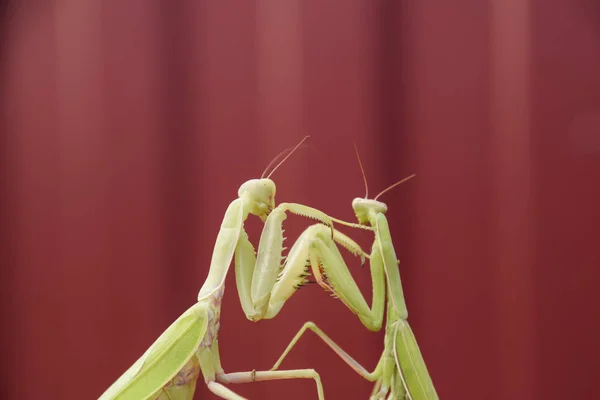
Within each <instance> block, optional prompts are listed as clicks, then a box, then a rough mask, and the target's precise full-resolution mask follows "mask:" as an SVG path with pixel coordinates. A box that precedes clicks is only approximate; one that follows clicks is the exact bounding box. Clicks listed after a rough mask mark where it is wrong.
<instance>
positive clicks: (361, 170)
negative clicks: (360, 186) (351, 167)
mask: <svg viewBox="0 0 600 400" xmlns="http://www.w3.org/2000/svg"><path fill="white" fill-rule="evenodd" d="M352 143H353V144H354V151H355V152H356V158H358V165H359V166H360V172H362V176H363V180H364V181H365V199H368V198H369V186H368V185H367V176H366V175H365V170H364V168H363V165H362V162H361V161H360V155H359V154H358V147H356V142H355V141H354V140H353V141H352Z"/></svg>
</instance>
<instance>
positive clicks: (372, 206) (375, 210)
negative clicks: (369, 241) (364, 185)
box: [352, 197, 387, 226]
mask: <svg viewBox="0 0 600 400" xmlns="http://www.w3.org/2000/svg"><path fill="white" fill-rule="evenodd" d="M352 208H353V209H354V215H356V218H357V219H358V223H359V224H361V225H371V226H373V225H375V217H376V216H377V214H385V213H386V212H387V206H386V205H385V203H382V202H381V201H377V200H372V199H363V198H360V197H357V198H355V199H354V200H352Z"/></svg>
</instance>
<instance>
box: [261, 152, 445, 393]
mask: <svg viewBox="0 0 600 400" xmlns="http://www.w3.org/2000/svg"><path fill="white" fill-rule="evenodd" d="M357 156H358V151H357ZM358 160H359V164H360V167H361V171H362V172H363V177H364V176H365V175H364V170H363V168H362V163H361V162H360V157H358ZM413 176H414V175H413ZM413 176H410V177H409V178H406V179H404V180H402V181H400V182H397V183H396V184H394V185H392V186H391V187H389V188H388V189H386V190H384V191H383V192H381V193H380V194H379V195H378V196H376V197H375V198H374V199H368V198H367V197H368V188H367V194H366V195H365V198H364V199H363V198H356V199H354V201H353V202H352V208H353V209H354V213H355V215H356V218H357V219H358V222H359V223H360V224H363V225H369V226H371V227H373V228H374V233H375V240H374V242H373V246H372V250H371V254H370V257H369V259H370V265H371V275H372V283H373V306H372V308H369V307H368V305H367V303H366V301H365V300H364V298H363V296H362V294H361V292H360V290H359V289H358V287H356V284H355V283H354V281H353V280H352V277H351V275H350V273H349V272H347V271H348V268H347V266H346V264H345V262H344V260H343V258H342V256H341V254H340V253H339V251H338V250H337V248H336V247H335V244H334V243H333V242H332V241H331V240H330V239H327V238H326V237H325V238H324V240H314V241H313V242H312V243H311V249H310V263H311V266H312V270H313V273H314V274H315V277H316V279H317V282H318V283H319V285H320V286H321V287H323V288H325V289H326V290H329V291H331V292H333V293H335V295H336V296H337V297H339V298H340V300H342V302H343V303H344V304H346V306H347V307H348V308H350V309H351V310H352V311H353V312H354V313H355V314H357V315H358V317H359V318H360V320H361V322H362V323H363V324H364V325H365V326H366V327H367V328H368V329H370V330H374V331H375V330H379V329H380V328H381V324H382V320H383V306H384V302H385V295H386V292H387V299H388V302H387V319H386V328H385V339H384V350H383V353H382V355H381V358H380V360H379V362H378V363H377V366H376V367H375V370H374V371H373V372H369V371H367V370H366V369H365V368H364V367H363V366H361V365H360V364H359V363H358V362H357V361H355V360H354V359H353V358H352V357H351V356H350V355H349V354H348V353H346V352H345V351H344V350H343V349H342V348H340V347H339V346H338V345H337V344H336V343H335V342H334V341H333V340H331V338H329V336H327V335H326V334H325V333H324V332H323V331H322V330H321V329H320V328H318V327H317V326H316V325H315V324H314V323H312V322H307V323H306V324H304V326H303V327H302V328H301V329H300V331H298V333H297V334H296V336H295V337H294V338H293V339H292V341H291V342H290V344H289V345H288V347H287V348H286V350H285V351H284V353H283V354H282V355H281V357H280V358H279V360H277V362H276V363H275V365H274V366H273V368H272V370H277V369H278V368H279V366H280V365H281V363H282V362H283V360H284V359H285V357H286V356H287V354H288V353H289V352H290V351H291V349H292V348H293V347H294V345H295V344H296V343H297V341H298V340H299V339H300V337H301V336H302V334H303V333H304V332H306V331H307V330H311V331H313V332H314V333H316V334H317V335H318V336H319V337H320V338H321V339H322V340H323V341H324V342H325V343H326V344H327V345H328V346H329V347H330V348H331V349H333V350H334V351H335V352H336V353H337V354H338V355H339V356H340V357H341V358H342V359H343V360H344V361H345V362H346V363H347V364H348V365H349V366H350V367H351V368H352V369H354V370H355V371H356V372H357V373H358V374H359V375H361V376H362V377H363V378H365V379H367V380H369V381H371V382H375V387H374V389H373V392H372V395H371V399H373V400H376V399H384V398H386V399H409V400H434V399H438V396H437V393H436V391H435V388H434V386H433V383H432V381H431V378H430V376H429V372H428V371H427V367H426V365H425V362H424V360H423V357H422V355H421V352H420V350H419V346H418V345H417V341H416V339H415V337H414V334H413V332H412V330H411V328H410V325H409V324H408V321H407V317H408V311H407V308H406V303H405V300H404V295H403V290H402V283H401V281H400V273H399V270H398V264H399V261H398V259H397V258H396V252H395V250H394V246H393V243H392V238H391V234H390V230H389V225H388V222H387V218H386V217H385V213H386V211H387V206H386V205H385V204H384V203H382V202H380V201H377V198H378V197H379V196H380V195H381V194H383V193H385V192H386V191H387V190H390V189H392V188H393V187H395V186H397V185H399V184H400V183H402V182H404V181H406V180H407V179H410V178H412V177H413ZM365 187H367V182H366V178H365ZM332 270H333V271H336V273H338V274H343V275H344V276H346V277H347V278H348V279H350V281H347V282H346V285H339V284H338V283H337V280H336V281H333V280H331V275H330V274H328V273H327V272H326V271H332Z"/></svg>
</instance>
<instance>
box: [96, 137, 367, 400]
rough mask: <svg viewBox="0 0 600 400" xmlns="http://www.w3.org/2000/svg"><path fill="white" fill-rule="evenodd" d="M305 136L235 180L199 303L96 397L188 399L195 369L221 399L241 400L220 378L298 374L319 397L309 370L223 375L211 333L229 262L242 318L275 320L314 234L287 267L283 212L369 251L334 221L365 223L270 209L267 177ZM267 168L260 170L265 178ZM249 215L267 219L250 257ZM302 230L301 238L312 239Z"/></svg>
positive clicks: (301, 275)
mask: <svg viewBox="0 0 600 400" xmlns="http://www.w3.org/2000/svg"><path fill="white" fill-rule="evenodd" d="M307 138H308V136H307V137H305V138H304V139H303V140H302V141H301V142H300V143H298V144H297V145H296V146H295V147H294V148H293V149H292V150H291V151H290V152H289V153H288V154H287V156H286V157H285V158H284V159H283V160H282V161H281V162H280V163H279V164H278V165H277V166H275V168H274V169H273V170H272V171H271V172H270V174H269V175H268V176H267V177H266V178H263V177H261V178H260V179H251V180H249V181H247V182H245V183H244V184H242V185H241V186H240V188H239V190H238V198H237V199H235V200H234V201H232V202H231V203H230V205H229V207H228V208H227V210H226V211H225V216H224V218H223V221H222V223H221V228H220V231H219V233H218V235H217V238H216V242H215V246H214V251H213V254H212V258H211V263H210V267H209V272H208V276H207V278H206V281H205V282H204V284H203V286H202V287H201V289H200V292H199V293H198V299H197V302H196V303H195V304H193V305H192V306H191V307H190V308H188V309H187V310H186V311H185V312H184V313H183V314H182V315H181V316H180V317H179V318H177V320H175V322H173V323H172V324H171V325H170V326H169V327H168V328H167V329H166V330H165V331H164V332H163V333H162V334H161V335H160V336H159V337H158V339H157V340H156V341H155V342H154V343H153V344H152V345H151V346H150V347H149V348H148V350H146V352H144V354H143V355H142V356H141V357H140V358H139V359H138V360H137V361H136V362H135V363H134V364H133V365H132V366H131V367H130V368H129V369H127V370H126V371H125V372H124V373H123V375H121V376H120V377H119V378H118V379H117V380H116V381H115V382H114V383H113V384H112V385H111V386H110V387H109V388H108V389H107V390H106V391H105V392H104V393H103V394H102V395H101V396H100V400H109V399H115V400H116V399H118V400H129V399H131V400H139V399H156V400H191V399H192V398H193V395H194V392H195V388H196V381H197V379H198V378H199V376H200V374H202V376H203V377H204V381H205V383H206V385H207V387H208V389H209V390H210V391H211V392H212V393H214V394H215V395H217V396H219V397H221V398H223V399H228V400H243V399H244V398H243V397H241V396H240V395H238V394H236V393H235V392H233V391H232V390H230V389H229V388H227V387H226V386H224V385H223V383H245V382H254V381H267V380H277V379H296V378H300V379H314V380H315V383H316V386H317V394H318V398H319V399H320V400H324V395H323V387H322V384H321V380H320V377H319V375H318V373H317V372H316V371H315V370H314V369H296V370H287V371H279V370H278V371H255V370H252V371H246V372H235V373H225V372H224V370H223V368H222V366H221V362H220V358H219V346H218V339H217V336H218V331H219V325H220V313H221V302H222V299H223V294H224V290H225V277H226V276H227V272H228V270H229V267H230V264H231V262H232V260H233V261H234V264H235V275H236V285H237V289H238V293H239V298H240V302H241V304H242V308H243V310H244V313H245V314H246V316H247V318H248V319H250V320H252V321H258V320H260V319H269V318H274V317H275V316H276V315H277V314H278V313H279V311H280V310H281V308H282V307H283V305H284V303H285V302H286V300H287V299H289V297H290V296H292V295H293V293H294V292H295V291H296V290H297V288H298V287H299V286H301V285H302V284H304V283H305V282H306V278H307V268H308V266H307V262H306V258H303V254H304V252H305V249H306V248H307V246H308V245H309V244H310V243H312V240H303V241H300V242H296V243H295V244H294V247H293V248H292V249H291V250H290V252H289V254H288V257H287V260H286V267H285V268H282V267H281V261H282V256H281V255H282V252H283V250H284V249H283V247H282V246H283V240H284V238H283V230H282V223H283V221H284V220H285V218H286V212H291V213H293V214H297V215H300V216H305V217H309V218H313V219H315V220H317V221H319V222H320V223H319V224H316V226H313V227H312V228H308V229H307V231H306V232H308V234H314V235H317V234H318V235H325V236H327V235H330V236H329V237H330V238H333V240H334V241H335V242H336V243H338V244H340V245H342V246H344V247H346V248H347V249H348V250H349V251H350V252H352V253H353V254H354V255H359V256H361V257H363V259H364V257H365V256H367V255H366V254H365V253H364V252H362V250H361V249H360V247H359V246H358V245H357V244H356V243H355V242H353V241H352V240H351V239H350V238H348V237H347V236H345V235H343V234H341V233H339V232H337V231H336V230H335V229H334V228H333V222H336V223H341V224H343V225H347V226H351V227H358V228H362V229H365V227H364V226H362V225H359V224H352V223H347V222H344V221H341V220H337V219H335V218H332V217H329V216H327V215H326V214H324V213H323V212H321V211H319V210H316V209H314V208H311V207H308V206H305V205H302V204H296V203H281V204H280V205H278V206H277V207H275V192H276V187H275V183H274V182H273V181H272V180H271V179H269V178H270V176H271V175H272V174H273V172H275V170H276V169H277V168H278V167H279V166H280V165H281V164H282V163H283V162H285V160H287V158H288V157H289V156H290V155H291V154H292V153H293V152H294V150H296V149H297V148H298V147H299V146H300V145H301V144H302V143H303V142H304V140H306V139H307ZM268 168H269V166H267V169H268ZM265 173H266V170H265V172H264V173H263V176H264V174H265ZM250 214H252V215H255V216H257V217H259V218H260V219H261V221H263V222H264V224H265V225H264V228H263V231H262V234H261V237H260V243H259V247H258V252H257V253H256V255H255V252H254V247H253V245H252V244H251V243H250V241H249V239H248V235H247V233H246V231H245V230H244V223H245V221H246V219H247V217H248V216H249V215H250ZM308 234H307V235H305V238H308V239H310V237H308ZM297 245H298V246H297ZM326 268H327V267H326ZM330 281H331V282H334V283H336V284H337V283H340V284H342V283H343V282H338V280H337V275H336V271H330Z"/></svg>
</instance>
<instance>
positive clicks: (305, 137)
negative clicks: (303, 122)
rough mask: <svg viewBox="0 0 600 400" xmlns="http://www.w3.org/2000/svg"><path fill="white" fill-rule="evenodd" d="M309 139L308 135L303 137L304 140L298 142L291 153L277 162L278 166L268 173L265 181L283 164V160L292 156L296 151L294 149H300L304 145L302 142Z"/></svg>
mask: <svg viewBox="0 0 600 400" xmlns="http://www.w3.org/2000/svg"><path fill="white" fill-rule="evenodd" d="M309 137H310V136H309V135H306V136H304V139H302V140H301V141H300V143H298V144H297V145H295V146H294V148H293V149H292V150H291V151H290V152H289V153H288V154H287V156H285V157H284V158H283V160H281V161H280V162H279V164H277V165H276V166H275V168H273V170H272V171H271V172H270V173H269V175H267V179H269V178H270V177H271V175H273V172H275V171H276V170H277V168H279V166H280V165H281V164H283V163H284V162H285V160H287V159H288V157H289V156H291V155H292V153H294V151H296V149H297V148H298V147H300V145H301V144H302V143H304V141H305V140H306V139H308V138H309Z"/></svg>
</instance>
